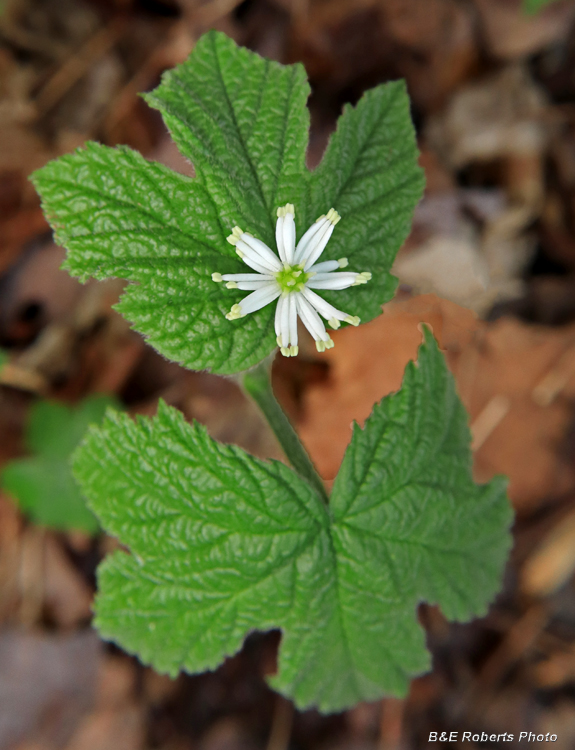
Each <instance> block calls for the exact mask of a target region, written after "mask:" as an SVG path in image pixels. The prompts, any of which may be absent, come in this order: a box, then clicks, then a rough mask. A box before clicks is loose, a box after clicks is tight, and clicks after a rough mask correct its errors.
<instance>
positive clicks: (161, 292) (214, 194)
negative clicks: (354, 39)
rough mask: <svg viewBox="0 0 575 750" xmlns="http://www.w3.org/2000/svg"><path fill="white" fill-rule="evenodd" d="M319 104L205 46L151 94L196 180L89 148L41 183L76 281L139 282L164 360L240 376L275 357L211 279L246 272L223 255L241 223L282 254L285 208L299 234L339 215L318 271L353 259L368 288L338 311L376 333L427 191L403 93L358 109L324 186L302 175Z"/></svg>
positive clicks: (133, 296) (142, 318)
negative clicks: (278, 240) (312, 111)
mask: <svg viewBox="0 0 575 750" xmlns="http://www.w3.org/2000/svg"><path fill="white" fill-rule="evenodd" d="M308 95H309V85H308V83H307V81H306V78H305V72H304V70H303V68H302V66H301V65H292V66H283V65H280V64H279V63H275V62H272V61H270V60H264V59H263V58H261V57H259V56H258V55H256V54H254V53H252V52H249V51H248V50H246V49H243V48H240V47H237V46H236V45H235V44H234V43H233V42H232V41H231V40H230V39H228V38H227V37H226V36H225V35H224V34H221V33H217V32H210V33H208V34H206V35H205V36H203V37H202V38H201V39H200V40H199V41H198V43H197V45H196V47H195V49H194V51H193V52H192V54H191V55H190V57H189V58H188V60H187V61H186V62H184V63H183V64H182V65H180V66H178V67H177V68H175V69H174V70H172V71H169V72H168V73H166V74H165V75H164V77H163V80H162V83H161V84H160V86H159V87H158V88H157V89H156V90H155V91H153V92H152V93H150V94H147V95H146V96H145V98H146V100H147V101H148V102H149V104H150V105H151V106H153V107H156V108H157V109H159V110H160V112H161V113H162V116H163V117H164V120H165V122H166V124H167V126H168V128H169V129H170V132H171V134H172V136H173V138H174V140H175V142H176V144H177V145H178V147H179V149H180V150H181V152H182V154H184V156H186V157H187V158H189V159H191V160H192V161H193V163H194V167H195V171H196V177H195V178H194V179H190V178H186V177H183V176H181V175H179V174H176V173H174V172H172V171H171V170H169V169H167V168H165V167H163V166H161V165H159V164H154V163H150V162H148V161H146V160H145V159H143V158H142V157H140V156H139V155H138V154H136V153H134V152H133V151H131V150H130V149H128V148H125V147H120V148H118V149H109V148H106V147H103V146H98V145H96V144H93V143H92V144H87V146H86V148H85V149H83V150H78V151H77V152H76V153H75V154H71V155H67V156H64V157H62V158H61V159H58V160H56V161H54V162H51V163H50V164H48V165H47V166H46V167H44V168H43V169H41V170H39V171H37V172H36V173H35V174H34V176H33V181H34V184H35V185H36V188H37V190H38V192H39V193H40V195H41V197H42V202H43V206H44V210H45V213H46V216H47V218H48V220H49V221H50V223H51V225H52V226H53V228H54V230H55V232H56V238H57V240H58V242H60V243H61V244H62V245H64V246H65V247H66V248H67V250H68V260H67V261H66V264H65V265H66V268H68V270H69V271H70V273H72V274H73V275H75V276H79V277H80V278H82V279H87V278H88V277H90V276H93V277H95V278H98V279H103V278H108V277H112V276H114V277H120V278H125V279H127V280H129V281H130V282H132V283H131V284H129V285H128V286H127V288H126V291H125V293H124V296H123V297H122V300H121V302H120V304H119V310H120V311H121V312H122V313H123V314H124V315H125V316H126V317H127V318H128V320H130V322H131V323H132V324H133V325H134V327H135V328H136V330H138V331H140V332H141V333H142V334H144V335H145V336H146V338H147V339H148V341H149V342H150V344H152V346H154V347H155V348H156V349H157V350H158V351H159V352H160V353H161V354H163V355H164V356H166V357H168V358H170V359H172V360H175V361H177V362H180V363H181V364H183V365H185V366H187V367H190V368H194V369H209V370H213V371H214V372H218V373H233V372H238V371H240V370H245V369H247V368H249V367H251V366H253V365H255V364H257V363H258V362H260V361H261V360H262V359H264V358H265V357H266V356H267V355H268V354H269V353H270V352H271V351H272V350H273V349H274V348H275V346H276V341H275V333H274V327H273V318H274V307H275V306H274V305H269V306H268V307H266V308H264V309H262V310H260V311H258V312H256V313H254V314H251V315H248V316H245V317H244V318H241V319H240V320H234V321H228V320H226V319H225V317H224V316H225V313H226V312H227V311H228V310H229V309H230V308H231V306H232V305H233V304H235V303H237V302H238V301H239V300H240V299H241V298H242V297H243V296H244V295H245V293H244V292H240V291H238V290H227V289H225V288H222V286H218V285H217V284H216V283H214V282H213V281H212V280H211V275H212V273H213V272H215V271H217V272H220V273H240V272H245V271H249V269H248V268H247V267H246V266H245V265H244V264H243V263H242V262H241V261H240V260H239V258H238V257H237V256H236V255H235V252H234V250H233V248H231V246H230V245H229V244H228V243H227V242H226V237H227V236H228V235H229V234H230V232H231V230H232V228H233V227H234V226H235V225H239V226H240V227H241V228H242V229H243V230H245V231H249V232H251V233H252V234H253V235H254V236H256V237H258V238H259V239H261V240H263V241H264V242H266V244H268V245H269V247H271V248H273V249H274V251H275V222H276V209H277V208H278V206H282V205H285V203H287V202H290V203H293V204H294V205H295V207H296V225H297V232H298V236H301V235H302V234H303V233H304V232H305V231H306V230H307V229H308V227H309V225H310V224H311V223H312V222H313V221H315V220H316V219H317V218H318V216H320V215H322V214H325V213H326V212H327V211H328V210H329V209H330V208H331V207H334V208H335V209H336V210H337V211H338V212H339V213H340V214H341V216H342V220H341V222H340V223H339V224H338V225H337V227H336V229H335V232H334V234H333V237H332V239H331V240H330V243H329V244H328V246H327V249H326V251H325V252H324V255H323V257H322V260H329V259H333V258H336V259H337V258H340V257H342V256H346V257H348V258H349V261H350V270H355V271H371V272H372V274H373V279H372V281H371V282H370V283H369V284H366V285H364V286H361V287H354V288H352V289H349V290H345V291H343V292H328V293H326V294H325V296H326V298H327V299H329V300H330V301H331V302H332V303H333V304H335V305H336V306H337V307H338V308H340V309H345V310H346V312H349V313H350V314H353V315H359V316H360V317H361V318H362V319H363V320H364V321H367V320H370V319H371V318H373V317H375V316H376V315H378V314H379V313H380V312H381V305H382V304H383V303H384V302H387V301H388V300H389V299H390V298H391V296H392V295H393V293H394V290H395V286H396V280H395V279H394V278H393V277H392V276H391V275H390V268H391V265H392V263H393V260H394V258H395V255H396V253H397V251H398V249H399V247H400V245H401V243H402V242H403V240H404V239H405V237H406V235H407V232H408V230H409V226H410V220H411V215H412V213H413V209H414V207H415V205H416V203H417V202H418V200H419V198H420V197H421V192H422V189H423V176H422V171H421V169H420V168H419V167H418V166H417V148H416V145H415V137H414V131H413V126H412V124H411V120H410V116H409V99H408V97H407V93H406V91H405V86H404V85H403V84H402V83H391V84H386V85H382V86H378V87H377V88H375V89H373V90H372V91H370V92H368V93H367V94H366V95H365V96H364V97H363V98H362V99H361V101H360V102H359V104H358V105H357V107H355V108H354V107H347V108H346V110H345V111H344V113H343V115H342V117H341V118H340V121H339V125H338V129H337V131H336V133H335V134H334V136H333V138H332V139H331V142H330V144H329V146H328V149H327V151H326V154H325V157H324V160H323V162H322V164H321V165H320V167H319V168H318V169H317V170H315V171H314V172H309V171H308V170H307V169H306V167H305V150H306V146H307V140H308V130H309V112H308V110H307V108H306V100H307V97H308Z"/></svg>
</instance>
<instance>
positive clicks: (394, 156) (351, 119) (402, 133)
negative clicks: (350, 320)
mask: <svg viewBox="0 0 575 750" xmlns="http://www.w3.org/2000/svg"><path fill="white" fill-rule="evenodd" d="M418 157H419V152H418V149H417V145H416V142H415V137H414V132H413V126H412V124H411V118H410V110H409V97H408V95H407V90H406V87H405V83H404V82H403V81H395V82H393V83H388V84H386V85H384V86H378V87H377V88H374V89H371V90H370V91H368V92H367V93H365V94H364V96H363V97H362V98H361V99H360V101H359V103H358V105H357V107H355V108H354V107H351V106H350V105H348V106H346V108H345V109H344V112H343V115H342V116H341V117H340V119H339V121H338V125H337V130H336V132H335V133H334V135H333V136H332V138H331V140H330V142H329V146H328V148H327V150H326V152H325V155H324V157H323V160H322V162H321V164H320V165H319V167H318V168H317V169H316V170H315V171H314V172H312V174H311V176H310V180H309V193H308V196H307V198H308V200H307V204H306V213H307V220H306V221H304V225H305V228H307V226H308V225H309V224H311V222H312V221H315V219H316V218H317V216H319V215H320V214H322V213H324V212H325V210H326V208H325V207H331V206H334V207H335V208H336V209H337V211H338V212H339V213H340V214H341V216H342V220H341V222H340V223H339V224H338V225H337V227H336V230H335V231H334V234H333V237H332V238H331V240H330V241H329V244H328V246H327V248H326V251H325V253H324V254H323V255H322V260H323V259H324V258H325V260H331V259H337V258H341V257H342V256H345V257H347V258H348V259H349V263H350V268H351V269H353V270H354V271H371V272H372V274H373V281H372V282H370V283H369V284H366V285H365V286H362V287H360V288H359V289H358V288H357V287H350V288H349V289H344V290H342V291H338V292H325V293H323V292H322V297H325V299H327V300H328V302H331V304H333V305H335V307H338V308H340V309H342V310H346V311H347V310H350V311H352V312H353V314H354V315H359V316H360V317H361V319H362V321H368V320H372V319H373V318H375V317H376V316H377V315H380V314H381V305H382V303H383V302H387V301H388V300H390V299H391V298H392V297H393V294H394V292H395V289H396V286H397V279H396V278H395V276H392V275H391V273H390V269H391V266H392V265H393V262H394V260H395V256H396V255H397V251H398V250H399V248H400V247H401V245H402V244H403V241H404V240H405V238H406V237H407V235H408V233H409V230H410V227H411V220H412V217H413V211H414V208H415V206H416V205H417V204H418V202H419V200H420V198H421V195H422V193H423V187H424V184H425V179H424V176H423V171H422V170H421V169H420V168H419V167H418V166H417V160H418Z"/></svg>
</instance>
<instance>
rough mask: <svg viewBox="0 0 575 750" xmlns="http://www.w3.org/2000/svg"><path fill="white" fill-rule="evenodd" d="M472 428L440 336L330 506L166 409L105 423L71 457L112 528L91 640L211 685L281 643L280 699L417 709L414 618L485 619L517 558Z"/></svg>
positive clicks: (420, 654) (387, 404)
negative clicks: (247, 649) (249, 652)
mask: <svg viewBox="0 0 575 750" xmlns="http://www.w3.org/2000/svg"><path fill="white" fill-rule="evenodd" d="M468 445H469V431H468V428H467V419H466V415H465V412H464V410H463V407H462V406H461V404H460V402H459V400H458V398H457V396H456V394H455V389H454V384H453V379H452V377H451V375H450V374H449V373H448V371H447V369H446V366H445V363H444V360H443V357H442V355H441V353H440V352H439V350H438V348H437V345H436V344H435V342H434V340H433V338H432V337H431V335H430V334H429V333H428V334H427V335H426V342H425V344H424V345H422V347H421V349H420V353H419V360H418V364H417V365H414V364H410V365H409V366H408V368H407V370H406V374H405V379H404V384H403V387H402V389H401V391H399V392H398V393H397V394H395V395H392V396H390V397H388V398H386V399H384V400H383V401H382V402H381V404H379V405H377V406H376V407H375V409H374V411H373V413H372V415H371V416H370V418H369V419H368V420H367V422H366V425H365V428H364V429H363V430H360V429H359V428H357V427H356V428H355V430H354V436H353V440H352V443H351V445H350V446H349V448H348V451H347V453H346V455H345V458H344V461H343V464H342V467H341V470H340V473H339V474H338V477H337V479H336V482H335V485H334V490H333V495H332V499H331V503H330V506H329V508H328V507H326V506H325V505H324V504H323V503H322V502H321V500H320V498H319V497H318V496H317V495H316V494H315V492H314V491H313V490H312V488H311V486H310V485H308V484H307V483H306V482H305V481H304V480H302V479H301V478H300V477H299V476H298V475H296V474H295V473H294V472H293V471H292V470H290V469H288V468H287V467H285V466H284V465H282V464H280V463H278V462H274V461H272V462H270V463H265V462H263V461H259V460H257V459H255V458H252V457H251V456H249V455H247V454H245V453H244V452H243V451H241V450H240V449H239V448H236V447H233V446H223V445H220V444H218V443H216V442H215V441H213V440H211V439H210V437H209V436H208V435H207V433H206V431H205V429H204V428H203V427H201V426H199V425H197V424H194V425H188V424H186V423H185V421H184V419H183V417H182V416H181V414H179V413H178V412H177V411H175V410H174V409H172V408H170V407H167V406H166V405H165V404H160V408H159V411H158V415H157V416H156V417H155V418H154V419H148V418H139V419H138V421H137V422H136V423H134V422H132V421H131V420H130V419H129V418H128V417H127V416H126V415H121V414H115V415H109V416H108V417H107V418H106V420H105V422H104V424H103V425H102V426H101V427H98V428H92V429H91V430H90V432H89V434H88V437H87V439H86V440H85V442H84V443H83V445H82V446H81V447H80V449H79V450H78V452H77V453H76V456H75V474H76V477H77V479H78V480H79V481H80V484H81V486H82V488H83V490H84V492H85V494H86V496H87V497H88V498H89V499H90V504H91V507H92V508H93V510H94V512H95V513H96V514H97V515H98V516H99V518H100V520H101V522H102V524H103V525H104V527H105V528H106V529H107V530H108V531H110V533H112V534H114V535H116V536H117V537H118V538H119V540H120V541H121V542H122V544H124V545H126V546H127V547H128V548H129V549H130V551H131V554H127V553H126V552H123V551H118V552H116V553H114V554H113V555H112V556H110V557H109V558H108V559H107V560H106V561H105V562H104V563H103V565H102V566H101V568H100V570H99V593H98V596H97V601H96V613H97V617H96V625H97V627H98V628H99V629H100V630H101V632H102V634H103V635H104V637H106V638H109V639H112V640H115V641H117V642H118V643H120V644H121V645H122V646H123V647H124V648H126V649H127V650H128V651H131V652H134V653H137V654H138V655H139V656H140V658H141V659H142V660H143V661H144V662H145V663H151V664H153V665H154V667H155V668H156V669H159V670H161V671H167V672H169V673H171V674H173V675H174V674H176V673H177V671H178V670H179V669H185V670H187V671H189V672H197V671H201V670H205V669H213V668H215V667H216V666H217V665H218V664H219V663H221V662H222V660H223V659H224V658H225V656H227V655H231V654H233V653H235V652H236V651H237V650H238V649H239V648H240V646H241V643H242V640H243V638H244V637H245V635H246V634H247V633H249V632H250V631H252V630H255V629H257V630H268V629H270V628H275V627H277V628H281V629H282V631H283V637H282V643H281V649H280V657H279V673H278V675H277V676H276V677H274V678H273V679H272V680H271V683H272V685H273V686H274V687H276V688H277V689H278V690H280V691H281V692H283V693H284V694H285V695H287V696H290V697H292V698H293V699H294V700H295V702H296V703H297V705H298V706H300V707H302V708H303V707H308V706H312V705H316V706H318V707H319V708H320V709H321V710H322V711H336V710H340V709H343V708H345V707H346V706H350V705H352V704H354V703H356V702H357V701H360V700H375V699H377V698H379V697H381V696H382V695H384V694H388V693H393V694H396V695H403V694H405V692H406V690H407V687H408V682H409V679H410V677H411V676H413V675H414V674H417V673H419V672H421V671H424V670H426V669H427V668H428V667H429V656H428V654H427V652H426V650H425V647H424V636H423V632H422V630H421V628H420V626H419V625H418V623H417V618H416V607H417V605H418V603H419V602H420V601H422V600H425V601H429V602H435V603H438V604H439V605H440V606H441V607H442V609H443V611H444V612H445V613H446V615H448V616H449V617H452V618H455V619H458V620H466V619H469V618H471V617H473V616H475V615H481V614H484V613H485V611H486V609H487V604H488V602H489V601H490V600H491V599H492V598H493V596H494V595H495V593H496V592H497V590H498V588H499V585H500V581H501V573H502V568H503V565H504V562H505V559H506V555H507V551H508V549H509V543H510V538H509V533H508V526H509V523H510V519H511V514H510V509H509V505H508V502H507V499H506V495H505V483H504V481H503V480H502V479H495V480H493V481H492V482H491V483H489V484H488V485H483V486H477V485H475V484H474V483H473V480H472V478H471V453H470V450H469V448H468Z"/></svg>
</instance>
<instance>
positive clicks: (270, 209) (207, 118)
mask: <svg viewBox="0 0 575 750" xmlns="http://www.w3.org/2000/svg"><path fill="white" fill-rule="evenodd" d="M309 93H310V90H309V85H308V82H307V79H306V75H305V70H304V68H303V66H302V65H290V66H287V67H286V66H283V65H280V64H279V63H276V62H272V61H271V60H265V59H263V58H262V57H259V55H255V54H254V53H253V52H249V51H248V50H247V49H245V48H243V47H237V46H236V45H235V44H234V43H233V42H232V41H231V39H229V38H228V37H226V36H225V35H224V34H218V33H215V32H212V33H209V34H205V35H204V36H203V37H202V38H201V39H200V40H199V41H198V43H197V45H196V47H195V49H194V51H193V53H192V55H191V56H190V58H189V60H188V62H187V63H184V64H183V65H179V66H178V67H177V68H174V69H173V70H171V71H168V72H167V73H165V74H164V76H163V79H162V83H161V84H160V85H159V86H158V88H157V89H155V90H154V91H153V92H152V93H151V94H148V95H146V96H145V97H144V98H145V99H146V101H147V102H148V103H149V104H150V105H151V106H153V107H155V108H156V109H159V110H160V112H161V113H162V116H163V118H164V121H165V123H166V125H167V126H168V128H169V130H170V133H171V135H172V138H173V139H174V141H175V142H176V145H177V146H178V148H179V149H180V151H181V152H182V154H183V155H184V156H186V157H187V158H188V159H190V161H191V162H192V163H193V164H194V167H195V170H196V175H197V177H198V179H200V180H201V181H202V182H203V184H204V185H205V186H206V188H207V190H208V192H209V194H210V195H211V196H212V198H213V200H214V203H215V204H216V205H217V206H218V209H219V211H218V213H219V216H220V219H221V221H222V223H223V224H224V225H225V226H226V227H227V231H226V234H229V233H230V232H231V230H232V227H233V226H234V225H235V224H240V225H241V226H242V227H245V228H247V227H249V231H250V232H252V233H253V234H254V235H256V236H258V237H259V238H260V239H261V240H263V241H264V242H266V243H267V244H268V245H269V246H270V247H273V246H274V244H273V243H275V211H276V209H277V207H278V206H281V205H284V204H285V203H287V202H291V203H294V202H295V201H296V199H297V193H298V191H300V190H301V188H302V184H301V175H302V174H303V172H304V169H305V151H306V147H307V140H308V130H309V112H308V109H307V107H306V101H307V98H308V96H309ZM320 213H321V211H320Z"/></svg>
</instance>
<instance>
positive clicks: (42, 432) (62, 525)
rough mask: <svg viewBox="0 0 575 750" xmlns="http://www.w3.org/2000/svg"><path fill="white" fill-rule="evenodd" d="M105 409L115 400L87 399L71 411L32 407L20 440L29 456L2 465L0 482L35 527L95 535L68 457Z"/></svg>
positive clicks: (42, 405) (57, 406) (50, 405)
mask: <svg viewBox="0 0 575 750" xmlns="http://www.w3.org/2000/svg"><path fill="white" fill-rule="evenodd" d="M109 406H117V402H116V400H115V399H113V398H110V397H109V396H93V397H90V398H87V399H85V400H84V401H82V402H81V403H80V404H78V405H77V406H75V407H69V406H65V405H63V404H56V403H51V402H48V401H39V402H37V403H36V404H34V406H33V407H32V409H31V411H30V415H29V420H28V425H27V428H26V436H25V442H26V447H27V448H28V450H29V451H30V453H31V454H32V455H31V456H30V457H29V458H18V459H15V460H13V461H10V462H9V463H8V464H6V466H5V467H4V468H3V469H2V474H1V482H2V486H3V488H4V489H5V490H6V491H7V492H8V493H10V495H12V496H13V497H14V498H15V499H16V500H17V501H18V505H19V506H20V508H21V509H22V510H23V511H24V512H25V513H26V514H27V515H28V516H29V517H30V518H31V519H32V521H34V522H35V523H38V524H42V525H43V526H48V527H49V528H52V529H59V530H71V529H76V530H80V531H85V532H86V533H88V534H94V533H96V532H97V531H98V529H99V524H98V521H97V519H96V517H95V516H94V514H93V513H92V512H91V511H90V510H88V508H87V507H86V501H85V500H84V497H83V496H82V493H81V492H80V489H79V487H78V485H77V484H76V482H75V481H74V478H73V476H72V469H71V467H70V456H71V454H72V453H73V451H74V450H75V449H76V448H77V446H78V444H79V442H80V441H81V440H82V438H83V437H84V435H85V434H86V430H87V429H88V427H89V425H91V424H94V423H98V422H101V421H102V419H103V417H104V413H105V411H106V409H107V408H108V407H109Z"/></svg>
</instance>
